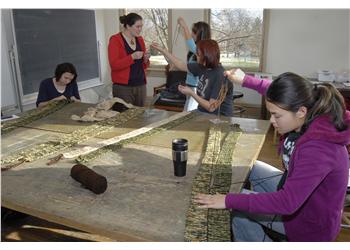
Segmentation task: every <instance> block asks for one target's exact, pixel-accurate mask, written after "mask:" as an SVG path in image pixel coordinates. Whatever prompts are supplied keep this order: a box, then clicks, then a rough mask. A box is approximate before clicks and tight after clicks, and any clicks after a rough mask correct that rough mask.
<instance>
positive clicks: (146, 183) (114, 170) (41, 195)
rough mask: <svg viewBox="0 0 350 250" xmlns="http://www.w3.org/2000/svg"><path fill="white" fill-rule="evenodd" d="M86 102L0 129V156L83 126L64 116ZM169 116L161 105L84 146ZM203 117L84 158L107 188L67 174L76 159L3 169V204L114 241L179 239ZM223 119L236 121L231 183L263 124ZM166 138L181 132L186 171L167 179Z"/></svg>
mask: <svg viewBox="0 0 350 250" xmlns="http://www.w3.org/2000/svg"><path fill="white" fill-rule="evenodd" d="M87 106H88V105H84V104H70V105H69V106H66V107H64V108H63V109H61V110H59V111H56V112H55V113H53V114H51V115H49V116H47V117H45V118H42V119H40V120H37V121H35V122H32V123H31V124H28V125H26V127H21V128H18V129H16V130H14V131H12V132H10V133H8V134H5V135H3V136H2V138H1V139H2V143H1V149H2V157H4V156H6V155H7V154H9V153H11V152H14V151H16V150H19V149H23V148H26V147H30V146H32V145H34V144H37V143H40V142H46V141H48V140H50V139H52V138H59V137H60V136H62V135H64V134H69V133H72V132H73V131H74V130H76V129H79V128H82V127H84V126H88V125H90V124H89V123H81V122H76V121H72V120H70V118H69V117H70V115H71V114H74V113H75V114H77V113H78V112H81V110H83V109H86V107H87ZM173 114H174V113H172V112H167V111H164V110H147V111H146V112H145V114H143V115H141V116H139V117H137V118H135V119H133V120H130V121H129V122H127V123H125V124H123V125H122V126H119V127H118V128H115V129H112V130H111V131H109V132H106V133H103V134H102V135H100V136H98V137H96V138H92V139H90V140H89V141H87V142H83V144H84V145H87V144H88V143H95V142H98V141H99V140H102V139H106V138H111V137H113V136H117V135H121V134H123V133H127V132H130V131H133V130H135V129H138V128H140V127H143V126H146V125H147V124H150V123H153V122H155V121H157V120H161V119H165V118H167V117H169V116H171V115H173ZM214 118H215V117H214ZM209 119H213V116H207V115H200V116H196V117H195V118H194V119H191V120H189V121H187V122H185V123H183V124H181V125H179V126H177V127H174V128H172V129H170V130H167V131H165V132H160V133H157V134H155V135H152V136H150V137H145V138H143V139H141V140H139V141H137V143H131V144H128V145H126V146H124V147H123V148H122V149H120V150H118V151H116V152H110V153H107V154H104V155H102V156H101V157H100V158H98V159H96V160H93V161H92V162H89V163H88V164H87V166H88V167H90V168H92V169H93V170H94V171H96V172H98V173H100V174H102V175H104V176H105V177H106V178H107V181H108V188H107V190H106V192H105V193H103V194H100V195H96V194H94V193H92V192H91V191H89V190H87V189H84V188H83V187H81V185H80V183H78V182H76V181H75V180H73V179H72V178H71V177H70V169H71V167H72V166H73V165H74V164H75V162H74V160H73V159H65V160H61V161H59V162H58V163H56V164H54V165H49V166H48V165H46V163H47V161H48V160H47V158H45V159H41V160H37V161H34V162H30V163H25V164H22V165H20V166H18V167H16V168H13V169H11V170H8V171H4V172H2V180H1V199H2V206H4V207H7V208H10V209H14V210H17V211H20V212H24V213H27V214H30V215H33V216H36V217H39V218H42V219H45V220H48V221H52V222H56V223H59V224H62V225H66V226H70V227H73V228H76V229H80V230H83V231H87V232H91V233H96V234H99V235H103V236H107V237H110V238H112V239H116V240H118V241H183V240H184V230H185V221H186V212H187V209H188V206H189V203H190V197H191V195H190V194H191V189H192V179H193V178H194V176H195V175H196V172H197V171H198V168H199V165H200V162H201V157H203V151H204V150H205V142H206V140H207V131H208V128H209V126H210V121H209ZM222 119H225V118H222ZM226 120H227V121H228V122H232V123H238V124H240V127H241V128H242V129H243V134H242V135H241V137H240V138H239V140H238V142H237V144H236V148H235V151H234V160H233V163H232V169H233V170H232V172H233V174H232V176H233V180H232V182H233V183H234V182H237V181H242V180H244V179H245V177H246V176H247V174H248V172H249V169H250V167H251V166H252V164H253V162H254V161H255V160H256V158H257V156H258V154H259V152H260V149H261V147H262V145H263V142H264V140H265V134H266V133H267V131H268V128H269V122H268V121H263V120H254V119H244V118H231V119H229V118H227V119H226ZM173 138H187V139H188V141H189V153H188V158H189V159H188V163H187V175H186V176H185V177H174V174H173V163H172V159H171V155H172V152H171V141H172V139H173ZM69 150H70V149H67V150H65V151H63V152H68V151H69ZM50 157H52V156H50ZM240 188H241V185H239V184H236V185H232V186H231V191H233V192H237V191H239V190H240Z"/></svg>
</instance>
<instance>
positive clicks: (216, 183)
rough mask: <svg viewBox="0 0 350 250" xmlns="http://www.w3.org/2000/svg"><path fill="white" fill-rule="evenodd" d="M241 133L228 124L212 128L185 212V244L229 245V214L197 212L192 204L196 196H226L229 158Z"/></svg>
mask: <svg viewBox="0 0 350 250" xmlns="http://www.w3.org/2000/svg"><path fill="white" fill-rule="evenodd" d="M241 134H242V132H241V129H240V128H239V127H236V126H232V125H228V124H217V125H212V126H211V127H210V129H209V135H208V142H207V148H206V151H205V154H204V157H203V160H202V164H201V166H200V168H199V170H198V173H197V175H196V177H195V178H194V180H193V186H192V194H191V196H192V199H191V204H190V207H189V209H188V212H187V220H186V228H185V241H231V232H230V224H231V220H230V211H229V210H227V209H199V208H198V204H195V203H194V202H193V197H194V196H195V195H196V194H198V193H205V194H216V193H221V194H226V193H228V192H229V190H230V185H231V176H232V157H233V151H234V149H235V145H236V142H237V140H238V138H239V137H240V135H241Z"/></svg>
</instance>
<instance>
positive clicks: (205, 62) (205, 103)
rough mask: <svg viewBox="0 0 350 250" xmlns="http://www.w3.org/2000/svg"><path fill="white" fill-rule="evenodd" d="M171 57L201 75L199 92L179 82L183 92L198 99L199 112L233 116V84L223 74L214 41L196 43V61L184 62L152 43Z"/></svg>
mask: <svg viewBox="0 0 350 250" xmlns="http://www.w3.org/2000/svg"><path fill="white" fill-rule="evenodd" d="M151 46H152V47H153V48H155V49H156V50H158V51H160V52H161V53H162V54H164V56H165V57H166V58H167V59H169V60H170V61H171V62H172V63H173V64H174V65H175V66H176V67H177V68H178V69H180V70H183V71H188V72H191V73H192V74H193V75H194V76H198V86H197V94H196V93H195V92H194V91H193V90H192V89H191V88H189V87H188V86H182V85H179V87H178V89H179V91H180V92H181V93H183V94H184V95H190V96H192V97H193V98H194V99H195V100H196V101H197V102H198V104H199V105H198V111H200V112H205V113H211V114H218V113H219V112H220V114H222V115H224V116H232V95H233V86H232V83H230V82H229V81H228V80H227V78H225V77H224V68H223V67H222V66H221V64H220V49H219V46H218V44H217V42H216V41H214V40H210V39H207V40H201V41H199V42H197V61H198V63H197V62H190V63H187V64H186V63H185V62H182V61H181V60H180V59H178V58H177V57H175V56H174V55H172V54H171V53H170V52H169V51H167V50H166V49H164V48H162V47H160V46H159V45H158V44H155V43H154V44H152V45H151Z"/></svg>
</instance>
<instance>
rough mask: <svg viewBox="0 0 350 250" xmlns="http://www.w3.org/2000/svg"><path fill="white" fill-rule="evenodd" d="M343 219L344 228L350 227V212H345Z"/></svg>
mask: <svg viewBox="0 0 350 250" xmlns="http://www.w3.org/2000/svg"><path fill="white" fill-rule="evenodd" d="M342 219H343V221H344V223H345V224H342V226H343V225H344V226H346V227H350V212H343V215H342Z"/></svg>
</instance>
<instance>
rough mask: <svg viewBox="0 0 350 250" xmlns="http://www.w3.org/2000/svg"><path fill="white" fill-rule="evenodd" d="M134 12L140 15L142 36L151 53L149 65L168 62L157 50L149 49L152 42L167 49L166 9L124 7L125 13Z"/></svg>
mask: <svg viewBox="0 0 350 250" xmlns="http://www.w3.org/2000/svg"><path fill="white" fill-rule="evenodd" d="M130 12H134V13H137V14H139V15H140V16H142V19H143V28H142V37H143V38H144V40H145V44H146V48H147V50H148V51H150V53H151V59H150V61H151V65H153V66H157V65H166V64H168V63H167V61H166V60H165V58H164V56H163V55H162V54H160V53H159V52H158V51H155V50H150V45H151V43H152V42H156V43H159V44H160V45H161V46H163V47H165V48H167V49H168V44H169V43H168V29H169V27H168V9H126V13H130Z"/></svg>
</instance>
